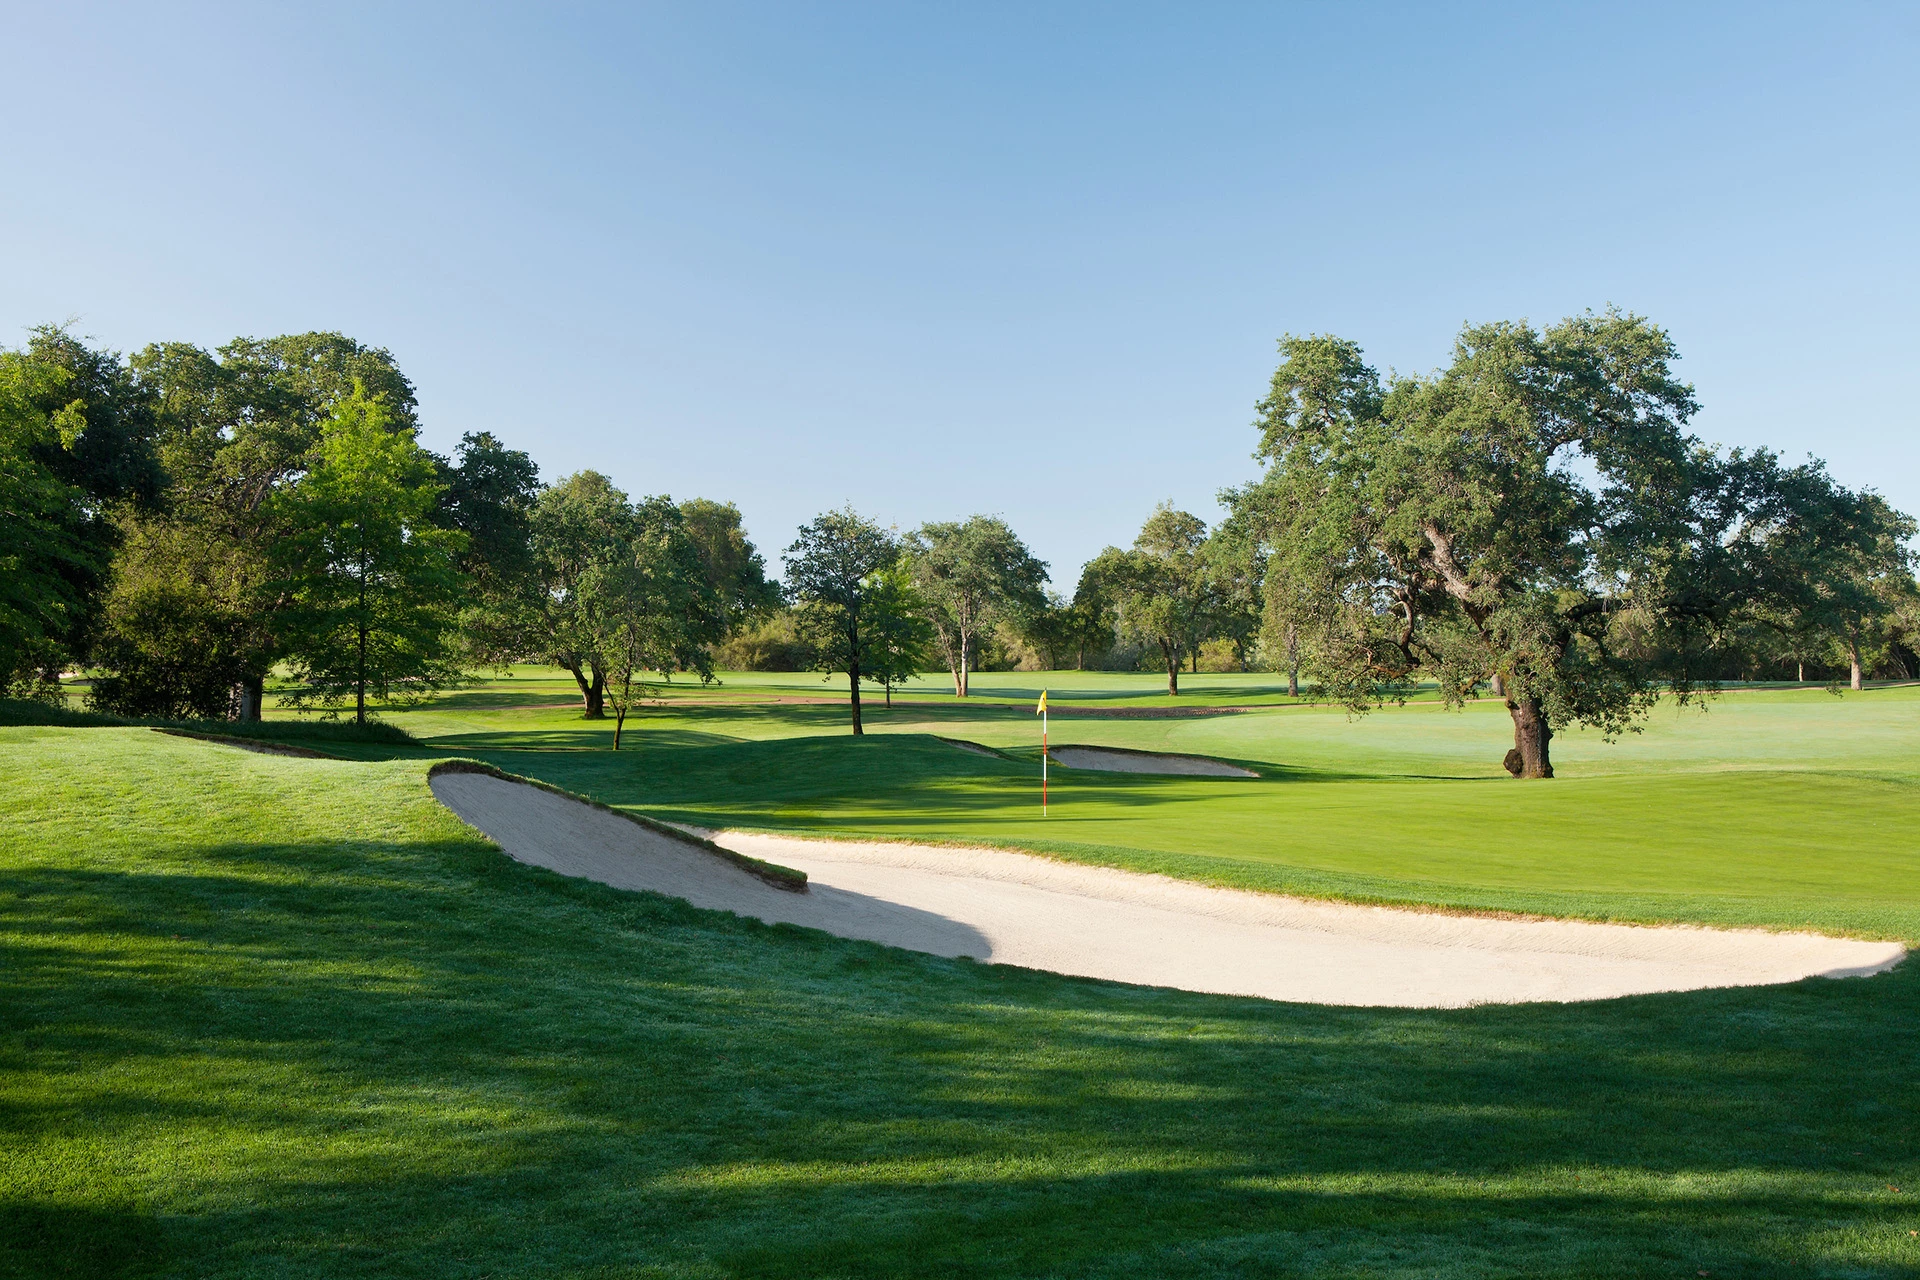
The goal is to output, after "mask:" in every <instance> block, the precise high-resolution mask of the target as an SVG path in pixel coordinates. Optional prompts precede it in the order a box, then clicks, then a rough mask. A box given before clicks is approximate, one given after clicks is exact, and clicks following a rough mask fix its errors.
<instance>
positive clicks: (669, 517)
mask: <svg viewBox="0 0 1920 1280" xmlns="http://www.w3.org/2000/svg"><path fill="white" fill-rule="evenodd" d="M1280 355H1281V360H1280V363H1279V367H1278V369H1277V370H1276V372H1275V374H1274V376H1273V379H1272V382H1271V385H1270V387H1269V389H1268V394H1267V395H1266V396H1265V397H1264V398H1263V399H1262V400H1261V401H1260V402H1259V403H1258V404H1257V406H1256V414H1257V417H1256V421H1255V424H1254V426H1255V430H1256V433H1257V448H1256V452H1255V457H1256V458H1257V459H1259V460H1260V461H1262V462H1264V463H1265V465H1266V471H1265V474H1264V475H1263V476H1262V477H1261V478H1260V479H1258V480H1256V481H1254V482H1252V483H1250V484H1246V485H1242V486H1239V487H1236V488H1229V489H1226V490H1223V491H1222V492H1221V494H1220V498H1221V502H1222V505H1223V506H1224V508H1225V509H1226V512H1227V514H1226V516H1225V517H1224V518H1223V519H1222V520H1220V521H1219V523H1218V525H1217V526H1216V527H1213V528H1211V529H1210V528H1209V527H1208V526H1207V524H1206V523H1205V522H1204V521H1203V520H1201V519H1200V518H1199V517H1197V516H1195V515H1193V514H1191V513H1189V512H1185V511H1180V510H1177V509H1175V508H1174V507H1172V506H1171V505H1168V506H1163V507H1161V508H1159V509H1157V510H1155V511H1154V512H1153V513H1151V515H1150V516H1149V517H1148V518H1147V520H1146V521H1145V523H1144V525H1143V526H1142V528H1141V529H1140V532H1139V534H1138V535H1137V536H1136V537H1135V538H1134V539H1133V541H1132V543H1131V545H1130V546H1128V547H1125V548H1121V547H1108V548H1107V549H1105V550H1104V551H1102V552H1101V553H1100V554H1099V555H1098V556H1096V557H1094V559H1093V560H1091V561H1089V562H1088V563H1087V564H1086V565H1085V566H1083V567H1082V570H1081V572H1080V575H1079V579H1078V582H1077V584H1076V588H1075V590H1074V592H1073V594H1072V596H1071V597H1066V596H1062V595H1057V594H1054V593H1051V592H1049V591H1048V590H1047V589H1046V584H1047V581H1048V566H1047V565H1046V564H1045V563H1043V562H1041V561H1040V560H1038V559H1036V558H1035V557H1034V556H1033V555H1032V553H1031V552H1030V551H1029V550H1028V548H1027V547H1026V546H1025V544H1024V543H1023V542H1022V541H1021V540H1020V538H1019V537H1018V536H1017V535H1016V534H1015V533H1014V531H1013V530H1012V529H1011V528H1010V527H1009V526H1008V525H1007V523H1006V522H1005V521H1004V520H1002V519H1000V518H999V517H996V516H989V515H976V516H973V517H971V518H969V519H966V520H962V521H938V522H930V523H928V524H925V525H922V526H921V527H919V528H918V529H914V530H911V531H908V532H906V533H900V532H899V531H897V530H892V529H886V528H882V527H881V526H880V525H878V524H877V523H876V522H874V521H872V520H869V519H867V518H865V517H862V516H861V515H859V514H858V513H857V512H856V511H854V510H853V509H852V508H851V507H849V508H846V509H842V510H839V511H831V512H827V513H824V514H822V515H821V516H819V517H817V518H816V519H814V520H813V521H811V522H810V523H809V524H807V525H806V526H804V527H803V528H802V529H801V530H800V531H799V535H798V537H797V539H796V540H795V541H794V542H793V543H792V544H791V545H790V546H789V547H787V548H786V549H785V554H784V557H783V559H784V568H785V572H784V581H783V582H776V581H774V580H773V579H772V578H770V577H769V576H768V573H767V566H766V563H765V560H764V558H763V557H762V555H761V554H760V552H759V551H758V550H757V549H756V548H755V547H754V545H753V544H752V542H751V541H750V540H749V539H748V538H747V537H746V535H745V532H744V529H743V526H742V520H741V515H740V512H739V510H738V509H737V508H736V507H734V506H733V505H732V504H729V503H723V502H717V501H712V500H707V499H692V500H688V501H683V502H678V503H676V502H674V501H672V500H671V499H670V498H667V497H661V496H656V497H641V498H637V499H636V498H631V497H629V496H628V495H627V494H625V493H623V492H621V491H620V490H619V489H618V488H617V487H615V486H614V484H613V483H612V482H611V481H610V480H609V479H607V477H605V476H603V475H600V474H598V473H596V472H593V471H583V472H580V473H578V474H576V475H572V476H568V477H565V478H563V479H561V480H558V481H556V482H554V483H551V484H543V483H542V482H541V480H540V476H539V471H538V468H537V467H536V465H535V464H534V462H533V460H532V459H531V458H530V457H529V456H528V455H527V454H526V453H524V452H522V451H519V450H514V449H510V448H508V447H507V446H506V445H504V444H503V443H502V442H500V441H499V440H497V439H495V438H494V437H492V436H490V435H486V434H469V435H467V436H465V437H463V439H462V441H461V444H460V446H459V448H458V449H457V450H456V452H455V454H454V455H453V456H452V457H442V456H439V455H436V454H434V453H433V452H431V451H430V450H427V449H426V448H424V447H423V446H421V445H420V444H419V442H418V440H417V433H418V425H419V424H418V421H417V404H416V399H415V395H414V390H413V387H412V384H411V383H410V382H408V380H407V379H406V377H405V376H404V375H403V374H402V373H401V371H400V370H399V368H398V366H397V365H396V363H395V362H394V360H393V358H392V356H391V354H390V353H388V352H386V351H384V350H380V349H377V348H369V347H366V346H363V345H361V344H359V343H357V342H355V341H353V340H352V339H349V338H347V337H345V336H343V335H340V334H334V333H311V334H300V335H290V336H284V337H278V338H271V339H264V340H257V339H236V340H235V341H234V342H232V343H229V344H227V345H226V346H223V347H221V348H219V349H217V350H214V351H206V350H202V349H200V348H197V347H194V346H191V345H188V344H180V343H163V344H155V345H152V346H149V347H146V348H144V349H142V350H140V351H138V352H136V353H134V354H133V355H131V356H129V357H126V358H122V357H120V356H118V355H117V354H115V353H112V352H107V351H101V350H96V349H93V348H91V347H89V346H88V345H87V344H86V343H85V342H83V341H81V340H79V339H77V338H75V337H74V336H72V335H71V334H70V333H68V332H67V331H66V330H64V329H59V328H42V329H39V330H36V331H34V332H33V334H32V335H31V338H30V340H29V341H28V342H27V343H26V344H25V345H24V346H23V347H22V348H20V349H19V350H11V351H3V352H0V510H4V512H5V516H6V519H5V524H4V530H3V531H0V538H4V543H0V566H3V567H4V568H5V570H6V574H5V587H4V591H3V594H0V679H4V681H5V683H6V686H7V692H8V693H9V694H11V695H13V696H42V697H53V696H58V690H59V676H60V674H61V673H62V672H63V671H65V670H68V669H71V668H75V667H83V668H85V669H86V670H87V671H89V673H90V674H91V675H92V676H93V679H92V683H91V692H90V695H89V696H90V698H91V700H92V703H93V705H94V706H95V707H97V708H98V709H101V710H105V711H111V712H115V713H118V714H124V715H135V716H156V717H172V718H217V717H232V718H241V719H246V718H256V717H258V716H259V714H260V708H261V701H262V697H263V691H264V688H265V685H266V681H267V680H268V679H269V677H271V676H273V675H275V673H278V674H279V675H281V676H282V677H284V678H283V679H281V680H280V681H279V682H278V683H277V685H276V691H277V692H278V694H279V696H280V697H281V698H282V699H284V700H285V701H288V702H290V703H292V704H294V705H300V706H311V707H318V708H323V709H326V710H329V711H336V712H338V711H345V710H347V709H351V710H352V712H353V714H354V715H355V717H356V718H357V719H360V720H362V721H364V719H365V718H366V716H367V714H368V709H369V706H373V707H378V706H382V705H390V704H393V703H396V702H405V701H408V700H410V699H415V698H419V697H422V696H425V695H426V694H429V693H431V692H434V691H436V690H440V689H445V688H447V687H449V686H451V685H455V684H457V683H459V682H460V681H461V680H462V679H463V678H464V677H465V673H467V672H470V671H473V670H476V669H480V668H484V667H486V666H490V665H491V666H498V665H501V664H505V663H509V662H516V661H532V662H541V663H549V664H553V665H555V666H558V667H560V668H562V669H563V670H565V671H567V672H569V673H570V674H571V675H572V677H573V679H574V680H575V682H576V683H577V685H578V688H579V692H580V697H581V703H582V709H583V714H585V715H586V716H587V717H589V718H594V719H599V718H603V717H608V716H611V718H612V719H613V721H614V726H615V745H616V748H617V746H618V743H619V740H620V735H621V734H622V732H623V731H624V726H625V721H626V718H627V715H628V713H629V711H630V710H631V708H632V707H633V706H634V705H635V703H636V701H637V700H638V699H639V698H641V697H643V696H644V695H645V692H646V690H647V687H648V685H649V682H659V681H670V680H673V679H675V678H692V679H699V680H709V679H711V678H712V676H713V671H714V669H715V667H716V665H717V664H724V665H731V666H744V667H763V668H782V667H785V668H807V669H816V670H821V671H825V672H829V673H838V674H839V675H841V676H843V677H844V678H845V680H846V682H847V690H848V701H849V709H850V719H851V724H852V728H853V731H854V732H855V733H860V732H862V727H863V726H862V704H861V691H862V688H863V686H868V687H874V688H877V689H879V690H881V691H883V692H884V695H885V697H886V698H887V700H888V701H889V702H890V701H891V697H892V691H893V688H894V687H895V686H896V685H898V684H899V683H901V682H902V681H904V680H906V679H907V678H909V677H910V676H912V675H914V674H916V673H919V672H922V671H926V670H929V669H937V668H939V667H945V668H946V670H947V672H948V673H949V675H950V676H951V679H952V682H953V689H954V693H955V695H956V696H959V697H966V696H968V694H969V692H970V679H971V676H972V675H973V674H974V673H975V672H976V671H978V670H980V669H982V668H983V667H990V666H1005V665H1008V664H1010V663H1011V662H1012V661H1014V660H1015V659H1016V658H1018V659H1021V660H1023V661H1024V662H1025V663H1027V664H1028V665H1034V666H1042V667H1049V668H1058V667H1067V666H1075V667H1082V668H1084V667H1087V666H1115V665H1119V666H1124V667H1129V668H1134V669H1138V668H1141V667H1145V666H1151V667H1153V668H1154V669H1157V670H1161V671H1163V672H1164V673H1165V676H1166V682H1167V692H1168V694H1169V695H1174V696H1177V695H1178V694H1179V690H1180V677H1181V674H1182V673H1183V671H1197V670H1199V669H1200V666H1201V663H1202V658H1203V656H1205V658H1206V659H1207V661H1208V662H1209V664H1210V665H1212V666H1213V667H1215V668H1216V669H1219V668H1227V669H1240V670H1246V669H1253V668H1261V669H1267V670H1277V671H1285V672H1286V674H1287V678H1288V685H1289V689H1290V691H1291V692H1293V693H1295V694H1298V693H1299V692H1300V689H1301V682H1302V680H1303V679H1304V680H1305V681H1307V682H1308V683H1309V684H1310V685H1311V687H1312V689H1313V692H1314V696H1316V697H1319V698H1323V699H1327V700H1331V701H1335V702H1337V703H1340V704H1343V705H1346V706H1347V707H1349V708H1350V709H1352V710H1354V711H1356V712H1358V711H1364V710H1366V709H1368V708H1371V707H1374V706H1378V705H1380V704H1381V703H1382V702H1385V701H1388V700H1392V699H1396V698H1401V697H1404V696H1406V694H1407V693H1408V692H1409V691H1410V690H1412V689H1413V688H1415V687H1417V686H1419V685H1422V684H1428V685H1437V687H1438V688H1439V690H1440V692H1441V695H1442V697H1444V698H1445V699H1446V700H1448V701H1449V702H1452V703H1456V704H1457V703H1459V702H1462V701H1464V700H1465V699H1467V698H1469V697H1473V696H1477V695H1478V694H1479V693H1480V692H1481V691H1482V690H1487V691H1490V692H1491V693H1492V694H1493V696H1496V697H1499V698H1502V699H1504V700H1505V702H1506V705H1507V707H1508V709H1509V711H1510V714H1511V715H1512V717H1513V722H1514V735H1515V741H1514V749H1513V751H1512V752H1510V753H1509V755H1508V759H1507V765H1508V767H1509V768H1510V769H1511V770H1513V771H1514V772H1515V773H1516V775H1519V776H1532V777H1547V776H1551V773H1552V764H1551V756H1550V746H1549V743H1550V741H1551V738H1552V735H1553V733H1554V731H1555V730H1556V729H1557V728H1562V727H1565V726H1567V725H1569V724H1590V725H1595V726H1598V727H1599V728H1601V729H1602V730H1603V731H1605V732H1607V733H1617V732H1620V731H1622V730H1626V729H1630V728H1631V727H1632V725H1633V723H1634V721H1635V720H1636V719H1637V718H1638V717H1639V716H1640V715H1642V714H1643V713H1644V712H1645V710H1646V709H1647V708H1648V707H1649V706H1650V705H1651V704H1652V702H1653V701H1654V700H1655V699H1656V698H1658V697H1660V696H1663V695H1675V696H1678V697H1680V698H1682V699H1687V698H1692V697H1694V696H1696V695H1698V694H1700V693H1703V692H1705V691H1708V690H1710V689H1711V688H1713V687H1715V685H1716V684H1717V683H1719V682H1720V681H1723V680H1725V679H1728V678H1740V677H1753V676H1758V675H1773V676H1779V675H1782V674H1786V673H1787V672H1789V671H1790V672H1791V678H1797V679H1804V678H1805V676H1806V673H1807V669H1808V667H1809V666H1811V667H1813V669H1814V670H1815V671H1816V672H1821V673H1826V674H1829V675H1833V676H1835V677H1837V678H1838V679H1842V680H1844V681H1845V682H1847V683H1850V684H1851V685H1852V686H1853V687H1855V688H1858V687H1860V686H1861V684H1862V682H1863V680H1864V679H1865V677H1866V676H1867V675H1868V674H1869V673H1872V672H1876V671H1877V672H1879V673H1882V674H1887V675H1894V676H1901V677H1905V678H1916V677H1920V657H1916V654H1915V648H1916V645H1920V590H1916V587H1915V582H1914V576H1913V571H1914V558H1913V556H1912V553H1911V551H1910V549H1909V546H1908V543H1909V541H1910V539H1911V538H1912V537H1913V534H1914V529H1915V526H1914V522H1913V520H1912V519H1911V518H1909V517H1907V516H1906V515H1904V514H1902V513H1900V512H1898V511H1895V510H1894V509H1893V508H1891V507H1890V506H1889V505H1888V504H1887V503H1886V501H1885V500H1884V499H1883V498H1882V497H1880V495H1878V494H1877V493H1875V492H1873V491H1872V490H1870V489H1860V490H1850V489H1847V488H1845V487H1843V486H1841V485H1839V484H1838V483H1836V482H1835V481H1834V480H1833V479H1832V478H1831V477H1830V476H1829V475H1828V474H1827V472H1826V470H1825V468H1824V466H1823V465H1822V464H1820V463H1818V462H1816V461H1808V462H1806V463H1802V464H1798V465H1788V464H1787V463H1786V462H1785V461H1783V460H1782V459H1781V458H1780V457H1779V456H1778V455H1776V454H1774V453H1771V452H1768V451H1765V450H1759V451H1746V450H1731V451H1728V450H1719V449H1713V448H1709V447H1707V446H1706V445H1704V444H1703V443H1702V442H1700V441H1699V440H1698V439H1697V438H1696V437H1694V436H1693V435H1691V434H1690V433H1689V432H1688V431H1687V430H1686V426H1687V423H1688V421H1689V419H1690V418H1691V416H1692V415H1693V414H1694V413H1695V412H1696V411H1697V408H1698V406H1697V404H1696V402H1695V400H1694V393H1693V390H1692V388H1691V387H1689V386H1687V385H1685V384H1684V383H1682V382H1680V381H1678V380H1677V379H1676V378H1675V377H1674V376H1673V374H1672V371H1671V365H1672V362H1673V360H1674V359H1675V358H1676V352H1675V351H1674V349H1673V346H1672V343H1671V341H1670V339H1669V338H1668V336H1667V335H1666V334H1665V333H1664V332H1663V331H1661V330H1660V329H1659V328H1657V327H1656V326H1654V325H1653V324H1651V323H1650V322H1648V321H1647V320H1645V319H1644V318H1641V317H1637V316H1631V315H1625V314H1621V313H1618V312H1613V311H1608V312H1605V313H1600V314H1593V313H1589V314H1586V315H1583V316H1577V317H1573V318H1571V319H1568V320H1566V321H1563V322H1561V323H1560V324H1558V325H1554V326H1550V327H1547V328H1544V329H1536V328H1534V327H1533V326H1530V325H1527V324H1524V323H1499V324H1490V325H1480V326H1471V327H1468V328H1467V329H1465V330H1463V332H1462V333H1461V335H1460V337H1459V339H1458V341H1457V343H1456V345H1455V348H1454V353H1453V357H1452V360H1451V362H1450V363H1449V365H1448V366H1447V367H1446V368H1444V369H1442V370H1439V371H1437V372H1435V373H1433V374H1431V375H1426V376H1418V377H1407V376H1396V377H1393V378H1382V377H1381V375H1380V374H1379V373H1378V372H1377V371H1376V370H1374V369H1373V368H1372V367H1371V366H1369V365H1368V364H1367V363H1366V362H1365V359H1364V353H1363V352H1362V351H1361V349H1360V347H1359V346H1358V345H1356V344H1354V343H1352V342H1350V341H1347V340H1344V339H1340V338H1335V337H1330V336H1324V335H1322V336H1311V337H1304V338H1296V337H1288V338H1286V339H1283V340H1282V342H1281V344H1280Z"/></svg>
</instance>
